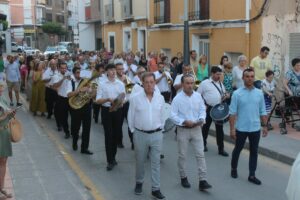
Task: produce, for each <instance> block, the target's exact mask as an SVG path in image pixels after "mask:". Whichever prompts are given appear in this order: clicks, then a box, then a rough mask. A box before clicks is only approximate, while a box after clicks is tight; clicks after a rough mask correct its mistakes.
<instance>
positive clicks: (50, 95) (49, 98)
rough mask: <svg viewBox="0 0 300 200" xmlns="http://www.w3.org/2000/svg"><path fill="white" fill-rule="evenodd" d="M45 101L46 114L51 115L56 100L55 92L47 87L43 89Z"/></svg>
mask: <svg viewBox="0 0 300 200" xmlns="http://www.w3.org/2000/svg"><path fill="white" fill-rule="evenodd" d="M45 101H46V105H47V112H48V116H50V117H51V116H52V114H53V109H54V105H55V102H56V101H57V92H56V91H55V90H53V89H51V88H49V87H46V90H45Z"/></svg>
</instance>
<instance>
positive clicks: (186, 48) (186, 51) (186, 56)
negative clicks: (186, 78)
mask: <svg viewBox="0 0 300 200" xmlns="http://www.w3.org/2000/svg"><path fill="white" fill-rule="evenodd" d="M188 8H189V0H184V32H183V33H184V37H183V63H184V64H186V65H189V64H190V41H189V17H188Z"/></svg>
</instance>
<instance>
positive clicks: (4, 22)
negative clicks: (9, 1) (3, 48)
mask: <svg viewBox="0 0 300 200" xmlns="http://www.w3.org/2000/svg"><path fill="white" fill-rule="evenodd" d="M0 24H2V26H3V30H2V31H6V29H7V27H8V22H7V21H6V20H0Z"/></svg>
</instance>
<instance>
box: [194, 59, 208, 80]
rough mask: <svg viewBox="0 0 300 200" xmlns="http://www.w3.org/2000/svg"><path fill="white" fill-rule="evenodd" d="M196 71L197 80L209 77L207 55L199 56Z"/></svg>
mask: <svg viewBox="0 0 300 200" xmlns="http://www.w3.org/2000/svg"><path fill="white" fill-rule="evenodd" d="M194 72H195V74H196V77H197V80H199V81H203V80H204V79H207V78H209V66H208V63H207V56H206V55H201V56H200V58H199V65H198V67H197V68H196V67H195V68H194Z"/></svg>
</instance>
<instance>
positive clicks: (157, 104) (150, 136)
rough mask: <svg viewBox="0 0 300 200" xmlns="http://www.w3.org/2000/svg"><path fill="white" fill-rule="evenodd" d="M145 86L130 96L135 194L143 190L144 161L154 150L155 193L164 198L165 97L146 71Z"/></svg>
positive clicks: (153, 175) (153, 179)
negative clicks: (162, 192) (161, 188)
mask: <svg viewBox="0 0 300 200" xmlns="http://www.w3.org/2000/svg"><path fill="white" fill-rule="evenodd" d="M142 82H143V87H144V90H143V91H141V92H139V93H138V94H136V95H134V96H133V97H132V98H131V99H130V106H129V111H128V126H129V128H130V130H131V131H132V132H134V134H133V140H134V145H135V152H136V186H135V194H137V195H140V194H142V185H143V182H144V175H145V170H144V164H145V160H146V157H147V152H148V151H150V160H151V180H152V196H154V197H155V198H157V199H164V198H165V197H164V195H162V194H161V192H160V153H161V149H162V143H163V134H162V128H163V126H164V120H163V115H162V114H161V113H162V112H163V105H164V98H163V96H162V95H160V94H159V93H157V92H154V87H155V76H154V74H153V73H144V74H143V78H142Z"/></svg>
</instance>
